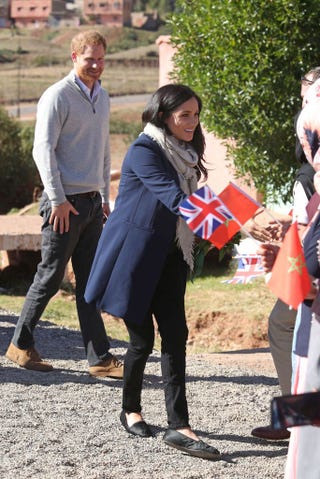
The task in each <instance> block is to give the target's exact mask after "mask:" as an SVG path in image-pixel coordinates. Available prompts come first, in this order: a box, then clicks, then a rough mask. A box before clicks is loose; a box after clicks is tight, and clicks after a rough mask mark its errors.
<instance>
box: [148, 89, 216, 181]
mask: <svg viewBox="0 0 320 479" xmlns="http://www.w3.org/2000/svg"><path fill="white" fill-rule="evenodd" d="M191 98H195V99H196V100H197V102H198V107H199V113H200V112H201V109H202V101H201V99H200V98H199V96H198V95H197V94H196V93H195V92H194V91H193V90H191V88H189V87H188V86H186V85H181V84H176V83H169V84H168V85H164V86H162V87H160V88H159V89H158V90H157V91H156V92H155V93H154V94H153V95H152V97H151V99H150V101H149V103H148V104H147V106H146V108H145V110H144V112H143V113H142V121H143V123H152V124H153V125H155V126H157V127H158V128H162V129H163V130H166V131H167V132H168V133H169V134H172V133H171V132H170V131H169V130H168V127H167V125H166V123H165V120H167V119H168V118H169V116H170V115H171V114H172V112H174V111H175V110H176V109H177V108H178V107H179V106H180V105H182V103H185V102H186V101H188V100H190V99H191ZM190 143H191V145H192V146H193V148H194V149H195V151H196V152H197V154H198V157H199V161H198V164H197V174H198V179H199V178H200V176H201V174H202V175H203V177H204V179H207V177H208V171H207V168H206V167H205V166H204V149H205V139H204V135H203V132H202V128H201V126H200V123H199V124H198V125H197V127H196V129H195V131H194V135H193V139H192V140H191V141H190Z"/></svg>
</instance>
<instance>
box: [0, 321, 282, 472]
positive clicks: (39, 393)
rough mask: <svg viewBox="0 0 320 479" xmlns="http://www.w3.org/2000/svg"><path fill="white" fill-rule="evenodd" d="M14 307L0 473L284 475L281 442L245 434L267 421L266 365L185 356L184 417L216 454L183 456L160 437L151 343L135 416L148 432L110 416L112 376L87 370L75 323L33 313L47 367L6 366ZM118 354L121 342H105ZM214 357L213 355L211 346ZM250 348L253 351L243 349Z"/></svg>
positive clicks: (115, 400) (5, 340)
mask: <svg viewBox="0 0 320 479" xmlns="http://www.w3.org/2000/svg"><path fill="white" fill-rule="evenodd" d="M16 320H17V318H16V316H14V315H12V314H8V313H6V312H4V311H0V335H1V343H0V354H1V357H0V381H1V410H0V418H1V419H0V420H1V423H0V424H1V427H0V477H1V479H27V478H33V479H64V478H77V479H82V478H85V479H124V478H125V477H126V478H130V479H131V478H133V479H135V478H137V479H168V478H171V479H178V478H183V479H229V478H230V479H257V478H259V479H262V478H268V479H270V478H273V479H278V478H282V477H283V470H284V465H285V460H286V454H287V446H288V442H287V441H283V442H278V443H272V442H267V441H263V440H259V439H256V438H254V437H252V436H251V435H250V431H251V429H252V428H253V427H255V426H258V425H264V424H266V423H267V422H268V420H269V399H270V398H271V397H272V396H275V395H278V394H279V393H280V391H279V387H278V382H277V379H276V376H275V373H274V372H273V371H272V370H271V371H270V367H266V368H264V367H263V363H262V365H261V364H260V366H259V367H257V368H254V370H253V368H252V367H249V366H248V365H246V364H245V363H243V362H239V363H237V362H235V361H233V362H230V363H229V362H226V361H215V355H214V354H213V355H210V356H211V357H210V359H209V356H208V357H202V356H188V358H187V375H188V380H187V393H188V401H189V409H190V420H191V424H192V426H193V428H194V429H195V430H196V432H197V433H198V435H199V436H200V437H201V438H202V439H203V440H205V441H207V442H208V443H210V444H212V445H213V446H215V447H217V448H218V449H219V450H220V451H221V452H222V454H223V456H222V459H221V460H219V461H214V462H213V461H207V460H203V459H198V458H194V457H190V456H188V455H186V454H183V453H181V452H179V451H177V450H175V449H172V448H170V447H168V446H166V445H165V444H164V442H163V441H162V436H163V433H164V431H165V428H166V415H165V409H164V397H163V389H162V384H161V376H160V362H159V352H157V351H154V353H153V354H152V356H151V357H150V359H149V362H148V365H147V369H146V376H145V384H144V390H143V406H144V409H143V411H144V416H145V418H146V420H147V421H148V422H149V424H151V425H152V426H153V427H154V431H155V433H156V437H155V438H148V439H140V438H135V437H133V436H130V435H129V434H128V433H126V431H125V430H124V429H123V428H122V426H121V425H120V422H119V413H120V409H121V381H119V380H112V379H95V378H91V377H90V376H89V375H88V374H87V363H86V360H85V359H84V350H83V346H82V341H81V336H80V333H79V331H76V330H70V329H65V328H59V327H57V326H55V325H53V324H51V323H48V322H40V324H39V325H38V327H37V329H36V334H35V338H36V344H37V348H38V350H39V351H40V353H42V355H43V357H45V358H48V359H50V361H52V363H53V365H54V366H55V369H54V371H52V372H50V373H40V372H34V371H27V370H25V369H22V368H18V367H15V366H14V365H13V364H12V363H10V362H9V361H7V360H6V359H5V357H4V354H5V351H6V348H7V346H8V344H9V342H10V339H11V337H12V333H13V328H14V326H15V323H16ZM112 346H113V351H114V352H115V353H116V354H117V355H118V356H119V357H120V358H121V357H123V355H124V353H125V350H126V343H123V342H122V343H121V342H119V341H116V340H113V341H112ZM218 356H219V357H221V355H218ZM251 356H252V355H251Z"/></svg>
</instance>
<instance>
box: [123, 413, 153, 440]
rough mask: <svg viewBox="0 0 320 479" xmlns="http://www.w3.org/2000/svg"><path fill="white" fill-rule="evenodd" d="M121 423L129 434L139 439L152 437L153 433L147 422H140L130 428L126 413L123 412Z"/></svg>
mask: <svg viewBox="0 0 320 479" xmlns="http://www.w3.org/2000/svg"><path fill="white" fill-rule="evenodd" d="M120 421H121V424H122V425H123V427H124V428H125V430H126V431H127V432H129V433H130V434H133V435H134V436H139V437H152V436H153V434H152V431H151V429H150V427H149V426H148V424H147V423H146V422H145V421H138V422H136V423H135V424H132V426H128V422H127V417H126V413H125V412H124V411H121V414H120Z"/></svg>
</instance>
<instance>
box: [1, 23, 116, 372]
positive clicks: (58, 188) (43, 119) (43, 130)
mask: <svg viewBox="0 0 320 479" xmlns="http://www.w3.org/2000/svg"><path fill="white" fill-rule="evenodd" d="M105 53H106V40H105V38H104V37H103V36H102V35H100V33H98V32H95V31H91V30H90V31H85V32H83V33H80V34H78V35H77V36H75V37H74V38H73V39H72V41H71V58H72V61H73V67H74V68H73V70H72V71H71V72H70V73H69V75H67V76H66V77H65V78H63V79H62V80H60V81H59V82H57V83H55V84H54V85H52V86H51V87H49V88H48V89H47V90H46V91H45V92H44V93H43V95H42V96H41V98H40V100H39V103H38V109H37V121H36V128H35V138H34V146H33V157H34V160H35V162H36V165H37V167H38V170H39V173H40V176H41V179H42V182H43V185H44V192H43V196H42V199H41V203H40V208H39V211H40V214H41V216H42V217H43V225H42V248H41V256H42V259H41V262H40V264H39V265H38V269H37V273H36V274H35V277H34V280H33V283H32V285H31V287H30V289H29V291H28V293H27V296H26V299H25V302H24V305H23V308H22V312H21V315H20V318H19V320H18V323H17V326H16V329H15V332H14V336H13V339H12V342H11V344H10V345H9V348H8V350H7V353H6V357H7V358H8V359H10V360H11V361H13V362H14V363H16V364H18V365H19V366H21V367H25V368H27V369H33V370H36V371H50V370H52V369H53V367H52V365H51V364H49V363H48V362H46V361H43V360H42V358H41V357H40V355H39V353H38V351H37V350H36V349H35V347H34V339H33V331H34V329H35V327H36V325H37V323H38V321H39V319H40V317H41V315H42V313H43V311H44V309H45V307H46V306H47V304H48V302H49V300H50V299H51V298H52V296H53V295H54V294H55V293H56V292H57V291H58V289H59V287H60V284H61V281H62V279H63V276H64V272H65V268H66V265H67V263H68V261H69V259H70V258H71V260H72V266H73V270H74V273H75V278H76V304H77V311H78V317H79V322H80V329H81V333H82V338H83V342H84V346H85V351H86V355H87V360H88V363H89V373H90V374H91V375H92V376H100V377H106V376H108V377H114V378H122V377H123V365H122V363H121V362H120V361H118V360H117V358H116V357H114V356H113V355H112V354H111V353H110V352H109V348H110V344H109V341H108V338H107V335H106V332H105V328H104V324H103V320H102V318H101V315H100V314H99V313H98V312H97V311H96V310H95V308H94V307H93V306H92V305H89V304H87V303H86V302H85V300H84V297H83V295H84V290H85V287H86V283H87V279H88V276H89V273H90V268H91V263H92V261H93V257H94V254H95V250H96V246H97V243H98V240H99V237H100V234H101V231H102V225H103V215H106V216H108V215H109V213H110V209H109V203H108V197H109V181H110V152H109V114H110V100H109V95H108V93H107V92H106V91H105V90H104V89H102V88H101V86H100V80H99V79H100V77H101V74H102V72H103V70H104V61H105V60H104V58H105Z"/></svg>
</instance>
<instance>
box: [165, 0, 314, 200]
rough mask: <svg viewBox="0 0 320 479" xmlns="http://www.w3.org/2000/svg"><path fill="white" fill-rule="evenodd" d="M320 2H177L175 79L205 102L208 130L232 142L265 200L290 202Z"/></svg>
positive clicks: (242, 172) (241, 170)
mask: <svg viewBox="0 0 320 479" xmlns="http://www.w3.org/2000/svg"><path fill="white" fill-rule="evenodd" d="M319 18H320V2H317V1H314V0H309V1H308V0H306V1H296V2H294V1H292V0H268V1H266V0H255V1H253V0H251V1H250V0H237V1H233V0H196V1H193V0H189V1H183V0H178V2H177V4H176V12H175V13H174V14H173V15H172V18H171V21H170V23H171V25H172V42H173V44H174V45H175V46H176V47H177V54H176V55H175V65H176V70H175V77H176V78H178V79H179V81H182V82H184V83H187V84H189V85H190V86H191V87H193V88H194V89H195V90H196V91H197V92H198V93H199V95H200V96H201V98H202V100H203V104H204V108H203V112H202V114H201V117H202V121H203V123H204V125H205V126H206V128H207V130H208V131H211V132H214V133H215V134H216V135H217V136H218V137H220V138H222V139H231V140H234V141H231V142H230V141H228V145H227V146H228V157H229V158H231V157H232V158H233V161H234V164H235V168H236V171H237V174H238V175H239V176H246V175H247V174H248V173H249V174H250V176H251V178H252V181H253V183H254V185H255V186H256V187H257V188H258V189H259V190H260V191H261V192H262V193H264V194H265V197H266V199H278V198H279V197H281V198H282V199H285V200H288V199H289V198H290V197H291V191H292V183H293V180H294V174H295V171H296V168H297V166H298V165H297V162H296V160H295V157H294V145H295V136H294V128H293V118H294V115H295V114H296V113H297V111H298V110H299V108H300V106H301V99H300V78H301V75H302V74H303V73H305V72H306V71H308V70H309V69H310V68H312V67H314V66H316V65H318V64H320V51H319V46H320V43H319V41H320V38H319Z"/></svg>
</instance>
